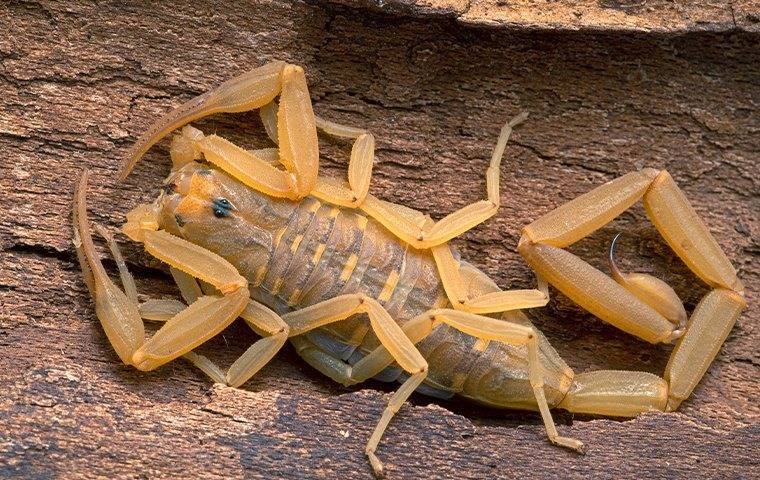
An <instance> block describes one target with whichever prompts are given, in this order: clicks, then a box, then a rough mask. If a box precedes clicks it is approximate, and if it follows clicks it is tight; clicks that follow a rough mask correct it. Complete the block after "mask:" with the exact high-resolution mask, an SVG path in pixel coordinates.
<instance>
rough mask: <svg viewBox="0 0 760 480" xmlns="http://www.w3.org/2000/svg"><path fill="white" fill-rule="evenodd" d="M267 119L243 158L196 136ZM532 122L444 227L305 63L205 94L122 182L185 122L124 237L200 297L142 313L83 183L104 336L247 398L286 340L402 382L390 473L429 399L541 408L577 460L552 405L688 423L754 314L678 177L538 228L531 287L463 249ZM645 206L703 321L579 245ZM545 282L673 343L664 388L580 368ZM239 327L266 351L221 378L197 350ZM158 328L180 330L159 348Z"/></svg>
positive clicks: (602, 194) (158, 135)
mask: <svg viewBox="0 0 760 480" xmlns="http://www.w3.org/2000/svg"><path fill="white" fill-rule="evenodd" d="M277 97H279V103H278V98H277ZM253 109H260V114H261V119H262V121H263V124H264V127H265V129H266V131H267V133H268V135H269V137H270V138H271V140H272V141H273V142H274V144H275V145H277V148H263V149H257V150H245V149H243V148H241V147H238V146H236V145H234V144H233V143H231V142H229V141H228V140H225V139H224V138H221V137H219V136H216V135H204V134H203V133H202V132H201V131H199V130H197V129H195V128H193V127H191V126H188V125H187V124H189V123H190V122H192V121H194V120H197V119H200V118H202V117H205V116H208V115H211V114H215V113H220V112H242V111H247V110H253ZM524 118H525V115H524V114H523V115H519V116H517V117H516V118H515V119H513V120H512V121H510V122H508V123H507V124H506V125H505V126H504V127H503V128H502V130H501V134H500V136H499V139H498V141H497V143H496V147H495V149H494V151H493V156H492V158H491V162H490V166H489V168H488V170H487V172H486V184H487V198H486V199H485V200H481V201H478V202H475V203H473V204H471V205H468V206H466V207H464V208H461V209H460V210H458V211H456V212H454V213H451V214H450V215H448V216H446V217H445V218H443V219H441V220H439V221H433V220H432V219H431V218H430V217H429V216H427V215H424V214H422V213H420V212H418V211H415V210H412V209H410V208H407V207H403V206H401V205H396V204H393V203H389V202H386V201H383V200H380V199H378V198H376V197H374V196H372V195H370V194H369V193H368V190H369V185H370V179H371V175H372V166H373V160H374V144H375V141H374V137H373V136H372V134H370V133H368V132H366V131H364V130H362V129H358V128H352V127H347V126H343V125H339V124H336V123H333V122H330V121H326V120H323V119H321V118H319V117H317V116H315V115H314V112H313V110H312V105H311V99H310V97H309V91H308V88H307V84H306V77H305V74H304V71H303V69H302V68H301V67H298V66H296V65H290V64H286V63H284V62H272V63H269V64H266V65H264V66H262V67H260V68H256V69H254V70H252V71H250V72H248V73H245V74H243V75H240V76H238V77H236V78H233V79H231V80H229V81H227V82H225V83H223V84H222V85H220V86H219V87H217V88H216V89H214V90H212V91H210V92H208V93H206V94H204V95H201V96H199V97H197V98H194V99H192V100H190V101H189V102H187V103H185V104H184V105H182V106H180V107H179V108H177V109H176V110H174V111H172V112H170V113H169V114H167V115H166V116H164V117H163V118H161V119H159V120H158V121H157V122H156V123H155V124H154V125H153V126H152V127H151V128H150V129H149V130H148V132H147V133H145V134H144V135H143V136H142V137H141V138H140V139H139V140H138V141H137V142H136V144H135V145H134V146H133V148H132V149H131V151H130V153H129V155H128V156H127V158H126V161H125V163H124V166H123V168H122V170H121V177H122V178H124V177H126V175H127V174H128V173H129V172H130V170H131V169H132V167H133V166H134V165H135V163H136V162H137V161H138V159H139V158H140V157H141V156H142V155H143V154H144V153H145V152H146V151H147V150H148V149H149V148H150V147H151V146H152V145H154V144H155V143H156V142H158V141H159V140H160V139H162V138H163V137H164V136H166V135H168V134H169V133H171V132H172V131H174V130H176V129H178V128H180V127H183V126H184V128H182V130H181V133H179V134H178V135H176V136H175V137H174V139H173V141H172V144H171V149H170V152H171V159H172V165H173V166H172V170H171V173H170V174H169V176H168V178H167V180H166V183H167V184H170V185H171V186H172V188H171V192H170V193H162V194H161V195H160V196H159V197H158V199H157V200H156V201H155V202H153V203H151V204H147V205H141V206H139V207H137V208H136V209H134V210H133V211H131V212H130V213H129V214H127V223H126V224H125V225H124V227H123V232H124V233H125V234H126V235H127V236H129V237H130V238H131V239H132V240H134V241H137V242H141V243H142V244H143V245H144V247H145V249H146V250H147V251H148V252H149V253H150V254H151V255H153V256H155V257H156V258H157V259H159V260H161V261H163V262H165V263H167V264H168V265H169V267H170V270H171V273H172V276H173V277H174V279H175V280H176V282H177V284H178V287H179V290H180V292H181V294H182V297H183V298H184V300H185V303H183V302H179V301H177V300H150V301H147V302H145V303H142V304H140V303H139V302H138V300H137V291H136V288H135V286H134V285H135V284H134V280H133V279H132V277H131V276H130V274H129V272H127V269H126V266H125V263H124V260H123V258H122V256H121V254H120V253H119V250H118V247H117V246H116V244H115V242H114V241H113V239H112V238H111V236H110V234H109V233H108V232H107V231H106V230H105V229H102V228H100V227H98V231H99V232H101V234H102V235H103V236H104V237H105V238H106V241H107V242H108V244H109V246H110V248H111V251H112V252H113V255H114V256H115V259H116V263H117V265H118V267H119V272H120V276H121V279H122V285H123V288H124V290H123V291H122V290H121V289H119V288H118V287H117V286H116V285H115V284H114V283H113V282H112V281H111V280H110V279H109V277H108V276H107V274H106V271H105V269H104V267H103V265H102V264H101V262H100V260H99V258H98V256H97V254H96V252H95V248H94V245H93V240H92V236H91V233H90V227H89V223H88V221H87V217H86V207H85V190H86V186H87V177H88V174H87V172H85V173H84V174H83V175H82V178H81V181H80V184H79V187H78V189H77V193H76V199H75V208H74V225H75V227H74V244H75V246H76V250H77V254H78V256H79V260H80V263H81V265H82V270H83V272H84V278H85V281H86V283H87V286H88V287H89V290H90V292H91V294H92V296H93V297H94V300H95V306H96V312H97V316H98V318H99V319H100V322H101V324H102V326H103V329H104V330H105V332H106V334H107V336H108V339H109V341H110V342H111V344H112V345H113V348H114V349H115V350H116V352H117V354H118V355H119V358H120V359H121V360H122V361H123V362H124V363H125V364H128V365H133V366H134V367H135V368H137V369H140V370H152V369H155V368H157V367H159V366H161V365H163V364H165V363H167V362H169V361H171V360H173V359H175V358H177V357H180V356H183V357H184V358H186V359H187V360H189V361H190V362H192V363H193V364H194V365H196V366H197V367H198V368H200V369H201V370H202V371H203V372H205V373H206V374H207V375H208V376H209V377H211V379H213V380H214V381H215V382H220V383H223V384H226V385H231V386H233V387H238V386H240V385H242V384H243V383H245V382H246V381H247V380H248V379H249V378H250V377H251V376H253V375H254V374H255V373H256V372H257V371H258V370H259V369H260V368H261V367H262V366H264V365H265V364H266V363H267V362H268V361H269V360H270V359H271V358H272V357H273V356H274V355H275V354H276V353H277V351H278V350H279V349H280V348H281V347H282V346H283V344H284V343H285V341H286V340H290V341H291V342H292V344H293V345H294V346H295V348H296V350H297V351H298V353H299V355H300V356H301V357H303V359H304V360H306V362H308V363H309V364H310V365H312V366H313V367H314V368H316V369H317V370H319V371H320V372H322V373H324V374H325V375H327V376H328V377H330V378H332V379H333V380H335V381H337V382H340V383H342V384H344V385H351V384H355V383H358V382H363V381H364V380H366V379H369V378H379V379H382V380H385V381H398V382H400V383H401V386H400V388H399V389H398V390H397V391H396V392H395V394H393V396H392V397H391V399H390V401H389V402H388V405H387V407H386V408H385V410H384V412H383V414H382V417H381V418H380V421H379V422H378V424H377V427H376V428H375V430H374V432H373V433H372V436H371V437H370V438H369V441H368V443H367V447H366V454H367V456H368V457H369V461H370V463H371V466H372V468H373V470H374V471H375V473H376V474H381V473H382V471H383V465H382V462H381V461H380V460H379V459H378V457H377V456H376V450H377V448H378V444H379V442H380V439H381V437H382V435H383V432H384V431H385V429H386V427H387V426H388V423H389V422H390V421H391V418H392V417H393V415H394V414H395V413H396V412H397V411H398V410H399V408H401V406H402V405H403V403H404V402H405V401H406V399H407V398H408V397H409V395H410V394H411V393H412V392H414V391H415V390H417V391H420V392H422V393H427V394H430V395H434V396H438V397H443V398H448V397H451V396H453V395H455V394H457V395H460V396H462V397H466V398H468V399H471V400H474V401H476V402H480V403H483V404H487V405H491V406H496V407H504V408H520V409H537V410H538V411H540V413H541V416H542V418H543V422H544V424H545V427H546V432H547V435H548V438H549V440H550V441H551V442H553V443H555V444H557V445H561V446H563V447H567V448H569V449H572V450H576V451H582V450H583V444H582V443H581V442H580V441H579V440H577V439H574V438H570V437H566V436H561V435H560V434H559V433H558V431H557V428H556V427H555V424H554V421H553V420H552V416H551V413H550V408H552V407H558V408H563V409H566V410H569V411H571V412H584V413H593V414H602V415H610V416H623V417H629V416H635V415H637V414H639V413H641V412H646V411H653V410H656V411H671V410H674V409H675V408H677V407H678V405H679V404H680V403H681V402H682V401H683V400H684V399H686V398H687V397H688V396H689V395H690V393H691V392H692V390H693V389H694V387H695V386H696V385H697V383H698V382H699V381H700V379H701V378H702V376H703V374H704V373H705V372H706V370H707V368H708V366H709V364H710V363H711V362H712V360H713V358H714V357H715V355H716V354H717V352H718V350H719V348H720V346H721V344H722V343H723V341H724V340H725V339H726V337H727V335H728V333H729V332H730V330H731V328H732V327H733V325H734V323H735V321H736V319H737V317H738V316H739V314H740V313H741V311H742V309H743V308H744V307H745V306H746V302H745V300H744V298H743V287H742V284H741V282H740V281H739V279H738V278H737V275H736V271H735V270H734V268H733V266H732V265H731V263H730V262H729V260H728V259H727V258H726V256H725V254H724V253H723V251H722V250H721V248H720V247H719V246H718V244H717V242H716V241H715V240H714V239H713V237H712V235H711V234H710V232H709V230H708V229H707V227H706V226H705V225H704V224H703V223H702V221H701V220H700V219H699V218H698V216H697V214H696V213H695V211H694V209H693V208H692V207H691V206H690V205H689V203H688V201H687V200H686V198H685V196H684V195H683V193H682V192H681V190H680V189H679V188H678V187H677V186H676V184H675V182H674V181H673V179H672V178H671V176H670V175H669V174H668V172H666V171H664V170H662V171H658V170H655V169H652V168H645V169H643V170H640V171H637V172H632V173H629V174H627V175H624V176H622V177H620V178H618V179H616V180H614V181H611V182H609V183H607V184H604V185H602V186H600V187H598V188H596V189H594V190H592V191H590V192H588V193H586V194H584V195H582V196H580V197H578V198H577V199H575V200H573V201H571V202H569V203H567V204H565V205H562V206H561V207H559V208H557V209H556V210H554V211H552V212H550V213H548V214H547V215H545V216H543V217H541V218H539V219H538V220H536V221H534V222H533V223H531V224H530V225H528V226H526V227H524V228H523V230H522V238H521V239H520V242H519V245H518V250H519V252H520V254H521V255H522V256H523V257H524V258H525V260H526V261H527V263H528V264H529V265H530V266H531V267H532V268H533V269H534V270H535V271H536V272H537V276H538V282H537V288H536V289H526V290H511V291H502V290H500V289H499V287H497V286H496V284H495V283H494V282H493V281H492V280H491V279H490V278H488V277H487V276H486V275H485V274H484V273H483V272H481V271H480V270H478V269H477V268H475V267H474V266H472V265H471V264H469V263H467V262H466V261H464V260H463V259H461V258H460V257H459V254H458V253H457V252H456V251H455V250H454V249H453V248H452V247H451V246H449V244H448V241H449V240H451V239H452V238H454V237H456V236H458V235H460V234H462V233H463V232H465V231H467V230H469V229H471V228H473V227H474V226H476V225H478V224H480V223H481V222H483V221H485V220H487V219H488V218H489V217H491V216H493V215H494V214H495V213H496V211H497V209H498V208H499V197H500V195H499V170H500V164H501V159H502V156H503V154H504V150H505V147H506V144H507V140H508V139H509V136H510V133H511V132H512V129H513V127H515V126H516V125H517V124H518V123H520V122H521V121H523V120H524ZM318 130H321V131H323V132H325V133H327V134H329V135H333V136H337V137H343V138H350V139H353V140H354V144H353V149H352V151H351V159H350V163H349V167H348V178H347V180H348V181H345V180H344V179H338V178H331V177H324V176H319V174H318V173H319V149H318V143H317V131H318ZM639 199H643V202H644V206H645V208H646V212H647V214H648V216H649V218H650V219H651V220H652V222H653V223H654V225H655V227H656V228H657V230H658V231H659V232H660V234H661V235H662V236H663V238H664V239H665V241H666V242H667V243H668V244H669V245H670V246H671V248H672V249H673V250H674V251H675V253H676V254H677V255H678V256H679V257H680V258H681V259H682V260H683V261H684V262H685V263H686V265H687V266H688V267H689V268H690V269H691V270H692V271H693V272H694V273H695V274H696V275H697V276H698V277H699V278H700V279H702V280H703V281H704V282H705V283H707V285H709V286H710V287H711V288H712V290H711V291H710V292H709V293H708V294H707V295H706V296H705V297H704V298H703V299H702V300H701V301H700V303H699V304H698V305H697V307H696V308H695V309H694V311H693V312H692V313H691V317H690V318H689V319H688V322H687V314H686V311H685V310H684V307H683V304H682V302H681V301H680V299H679V298H678V296H677V295H676V294H675V292H674V291H673V289H672V288H670V287H669V286H668V285H667V284H666V283H664V282H663V281H661V280H659V279H657V278H654V277H652V276H650V275H645V274H638V273H634V274H624V273H622V272H620V271H619V270H618V269H617V268H616V267H614V263H613V268H612V272H613V278H611V277H609V276H607V275H606V274H604V273H602V272H601V271H599V270H597V269H596V268H594V267H592V266H590V265H589V264H587V263H586V262H584V261H583V260H581V259H580V258H579V257H577V256H575V255H573V254H571V253H569V252H568V251H566V250H564V247H567V246H569V245H571V244H572V243H574V242H576V241H578V240H580V239H582V238H583V237H585V236H587V235H589V234H590V233H591V232H593V231H595V230H597V229H598V228H600V227H602V226H604V225H605V224H607V223H608V222H610V221H611V220H613V219H614V218H615V217H617V216H618V215H620V214H621V213H622V212H624V211H625V210H626V209H628V208H629V207H630V206H631V205H633V204H634V203H635V202H637V201H638V200H639ZM611 257H612V253H610V258H611ZM547 283H549V284H552V285H554V286H555V287H556V288H557V289H558V290H559V291H561V292H562V293H563V294H565V295H566V296H567V297H569V298H570V299H572V300H573V301H575V302H576V303H578V304H579V305H580V306H582V307H583V308H584V309H586V310H588V311H589V312H591V313H592V314H594V315H596V316H597V317H599V318H600V319H602V320H603V321H605V322H608V323H610V324H612V325H614V326H616V327H618V328H620V329H621V330H623V331H625V332H628V333H630V334H632V335H635V336H637V337H639V338H641V339H644V340H646V341H648V342H651V343H659V342H662V343H668V342H672V341H676V342H677V343H676V346H675V348H674V350H673V353H672V356H671V358H670V361H669V362H668V365H667V367H666V369H665V372H664V375H663V377H662V378H660V377H658V376H656V375H653V374H650V373H644V372H633V371H594V372H588V373H583V374H579V375H576V374H574V373H573V371H572V370H571V369H570V368H569V367H568V366H567V364H565V362H564V361H563V360H562V359H561V358H560V357H559V355H558V354H557V352H556V351H555V350H554V349H553V348H552V347H551V346H550V345H549V343H548V342H547V340H546V339H545V337H544V336H543V335H542V334H541V333H540V332H539V331H538V330H537V329H536V328H535V327H534V326H533V325H532V324H531V323H530V321H529V320H528V318H527V317H526V316H525V315H524V314H523V313H522V312H521V310H522V309H527V308H536V307H542V306H544V305H546V304H547V302H548V301H549V295H548V285H547ZM238 317H242V318H243V319H244V320H245V321H246V323H247V324H248V325H249V326H250V327H251V329H253V330H254V331H255V332H256V333H258V334H259V335H261V339H259V340H257V341H256V342H254V343H253V345H251V347H250V348H248V350H246V351H245V353H243V354H242V355H241V356H240V358H238V359H237V360H236V361H235V362H234V363H233V364H232V366H230V367H229V369H227V371H226V372H224V371H222V370H221V369H220V368H219V367H217V366H216V365H215V364H213V363H212V362H211V361H210V360H209V359H207V358H206V357H203V356H201V355H199V354H197V353H194V352H193V349H194V348H196V347H198V346H199V345H200V344H202V343H203V342H205V341H206V340H208V339H210V338H211V337H213V336H215V335H217V334H218V333H220V332H221V331H222V330H224V329H225V328H226V327H227V326H228V325H229V324H230V323H232V322H233V321H234V320H235V319H236V318H238ZM143 319H146V320H156V321H165V322H166V323H165V324H164V325H163V326H162V327H161V328H160V329H159V330H158V331H157V332H156V333H155V334H154V335H153V336H152V337H150V338H149V339H147V340H146V339H145V330H144V325H143Z"/></svg>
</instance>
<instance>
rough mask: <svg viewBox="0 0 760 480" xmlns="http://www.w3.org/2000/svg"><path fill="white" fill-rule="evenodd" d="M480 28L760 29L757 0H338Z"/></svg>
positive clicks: (711, 30) (630, 30)
mask: <svg viewBox="0 0 760 480" xmlns="http://www.w3.org/2000/svg"><path fill="white" fill-rule="evenodd" d="M333 1H336V2H338V3H342V4H345V5H351V6H359V7H364V8H369V9H373V10H379V11H385V12H391V13H395V14H402V15H411V16H416V17H423V18H424V17H445V18H451V19H454V20H456V21H457V22H460V23H463V24H466V25H473V26H481V27H499V28H503V27H508V28H512V29H527V30H558V31H565V30H584V31H615V32H647V33H669V34H676V33H687V32H704V31H709V32H727V31H749V32H758V31H760V3H759V2H758V1H757V0H703V1H696V2H695V1H683V0H575V1H561V2H558V1H556V0H509V1H506V0H333Z"/></svg>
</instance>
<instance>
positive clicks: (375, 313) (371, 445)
mask: <svg viewBox="0 0 760 480" xmlns="http://www.w3.org/2000/svg"><path fill="white" fill-rule="evenodd" d="M358 313H366V314H367V315H368V316H369V320H370V325H371V326H372V330H373V331H374V333H375V335H376V336H377V338H378V339H379V340H380V343H381V344H382V346H383V347H384V348H385V349H386V350H387V351H388V352H389V353H390V355H391V357H392V358H393V360H395V361H396V363H398V364H399V366H400V367H401V368H403V369H404V370H406V371H407V372H409V374H410V377H409V378H408V379H407V380H406V382H404V384H403V385H401V387H400V388H399V389H398V391H396V393H395V394H394V395H393V397H391V400H390V401H389V402H388V406H387V407H386V408H385V410H384V411H383V415H382V417H381V418H380V421H379V422H378V424H377V426H376V427H375V430H374V432H373V433H372V436H371V437H370V439H369V442H368V443H367V448H366V450H365V452H366V454H367V457H368V458H369V461H370V464H371V465H372V469H373V470H374V471H375V473H376V474H377V475H381V474H382V472H383V465H382V463H381V462H380V460H379V459H378V458H377V456H376V455H375V450H376V449H377V445H378V443H379V442H380V439H381V438H382V436H383V433H384V432H385V429H386V428H387V426H388V423H389V422H390V421H391V419H392V418H393V415H395V413H396V412H397V411H398V410H399V408H401V406H402V405H403V404H404V402H405V401H406V399H407V398H409V395H411V394H412V392H413V391H414V390H415V389H416V388H417V387H418V386H419V384H420V383H422V381H423V380H424V379H425V376H426V375H427V362H426V361H425V359H424V358H422V355H420V353H419V351H417V348H415V346H414V344H413V343H412V342H411V341H410V340H409V339H408V338H407V336H406V335H405V334H404V331H403V330H402V329H401V327H399V326H398V324H397V323H396V322H394V321H393V319H392V318H391V317H390V315H388V312H386V311H385V309H384V308H383V307H382V306H380V304H379V303H377V301H376V300H374V299H372V298H369V297H365V296H362V295H342V296H339V297H335V298H333V299H330V300H326V301H324V302H321V303H318V304H316V305H312V306H310V307H306V308H304V309H302V310H297V311H295V312H291V313H287V314H285V315H284V319H285V321H286V322H287V323H288V325H290V327H291V334H293V335H300V334H303V333H305V332H307V331H309V330H311V329H314V328H317V327H320V326H323V325H326V324H328V323H331V322H335V321H338V320H343V319H346V318H348V317H350V316H352V315H355V314H358Z"/></svg>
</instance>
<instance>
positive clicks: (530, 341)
mask: <svg viewBox="0 0 760 480" xmlns="http://www.w3.org/2000/svg"><path fill="white" fill-rule="evenodd" d="M427 315H428V316H429V317H430V319H431V320H432V321H433V323H435V322H443V323H446V324H447V325H449V326H451V327H453V328H456V329H457V330H460V331H461V332H463V333H466V334H468V335H472V336H474V337H477V338H482V339H485V340H493V341H498V342H504V343H509V344H513V345H525V346H527V348H528V371H529V378H530V383H531V386H532V387H533V393H534V395H535V396H536V403H537V404H538V408H539V411H540V412H541V418H542V419H543V421H544V426H545V428H546V433H547V435H548V436H549V440H550V441H551V442H552V443H554V444H556V445H560V446H563V447H566V448H569V449H571V450H575V451H578V452H583V443H582V442H580V441H578V440H576V439H574V438H568V437H563V436H560V435H559V433H558V432H557V427H556V426H555V425H554V420H553V419H552V415H551V412H550V411H549V404H548V403H547V401H546V396H545V394H544V388H543V387H544V380H543V378H544V375H543V373H542V371H541V362H540V359H539V351H538V335H537V333H536V331H535V329H533V328H532V327H527V326H524V325H519V324H516V323H512V322H509V321H504V320H503V319H496V318H491V317H486V316H482V315H476V314H473V313H469V312H463V311H460V310H452V309H436V310H431V311H429V312H428V313H427Z"/></svg>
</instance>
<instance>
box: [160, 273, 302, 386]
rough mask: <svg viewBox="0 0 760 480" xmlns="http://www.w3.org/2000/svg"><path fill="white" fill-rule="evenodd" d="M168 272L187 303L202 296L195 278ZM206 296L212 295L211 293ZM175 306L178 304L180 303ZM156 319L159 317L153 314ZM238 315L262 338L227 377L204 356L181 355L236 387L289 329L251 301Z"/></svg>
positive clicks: (281, 342) (272, 351) (270, 353)
mask: <svg viewBox="0 0 760 480" xmlns="http://www.w3.org/2000/svg"><path fill="white" fill-rule="evenodd" d="M171 272H172V276H173V277H174V280H175V281H176V282H177V285H178V286H179V288H180V292H181V293H182V296H183V298H184V299H185V301H186V302H188V303H189V304H192V303H193V302H195V301H196V299H197V298H199V297H200V296H201V295H202V291H201V287H200V286H199V285H198V282H197V281H196V280H195V278H193V277H191V276H190V275H188V274H186V273H184V272H182V271H180V270H176V269H171ZM209 294H211V295H213V293H209ZM177 303H180V305H181V302H177ZM156 307H158V308H161V307H166V308H167V309H171V308H172V305H170V304H166V305H161V306H159V305H156ZM158 308H156V309H158ZM175 308H176V307H175ZM149 313H153V312H149ZM155 316H158V315H155V314H154V317H155ZM240 316H241V317H242V318H243V320H245V322H246V323H247V324H248V326H250V327H251V329H252V330H254V331H255V332H256V333H257V334H259V335H260V336H262V337H263V338H261V339H259V340H257V341H256V342H254V344H253V345H251V346H250V347H249V348H248V350H246V351H245V352H244V353H243V354H242V355H241V356H240V357H239V358H238V359H237V360H235V362H234V363H233V364H232V366H230V368H229V369H228V371H227V373H226V374H224V373H222V370H221V369H220V368H219V367H217V366H216V365H215V364H214V363H213V362H212V361H211V360H209V359H208V358H206V357H204V356H203V355H200V354H198V353H195V352H188V353H186V354H184V355H183V358H185V359H186V360H188V361H190V362H191V363H192V364H193V365H195V366H196V367H198V368H199V369H200V370H201V371H203V372H204V373H206V374H207V375H208V376H209V377H211V379H212V380H213V381H215V382H217V383H224V384H226V385H229V386H231V387H235V388H237V387H239V386H240V385H242V384H244V383H245V382H246V381H248V379H250V378H251V377H252V376H253V375H255V374H256V372H258V371H259V370H260V369H261V368H262V367H263V366H264V365H266V364H267V363H268V362H269V360H271V359H272V357H274V355H275V354H276V353H277V352H278V351H279V350H280V348H282V346H283V345H284V344H285V341H286V340H287V339H288V333H289V330H290V329H289V328H288V325H287V324H286V323H285V322H284V321H283V320H282V318H281V317H280V316H279V315H277V314H276V313H274V312H273V311H272V310H270V309H269V308H267V307H266V306H264V305H262V304H260V303H258V302H256V301H254V300H250V299H249V300H248V304H247V305H246V306H245V309H244V310H243V311H242V312H241V313H240ZM159 319H160V318H159Z"/></svg>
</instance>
